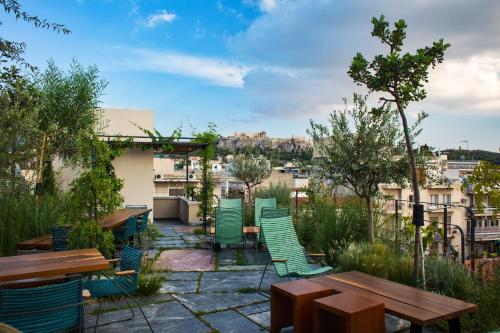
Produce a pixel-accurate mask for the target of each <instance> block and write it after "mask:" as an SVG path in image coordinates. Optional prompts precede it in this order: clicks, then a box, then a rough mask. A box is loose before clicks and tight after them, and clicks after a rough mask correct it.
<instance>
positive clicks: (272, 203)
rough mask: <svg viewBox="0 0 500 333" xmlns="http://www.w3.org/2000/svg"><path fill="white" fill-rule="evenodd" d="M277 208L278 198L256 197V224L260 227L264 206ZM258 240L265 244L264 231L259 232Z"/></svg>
mask: <svg viewBox="0 0 500 333" xmlns="http://www.w3.org/2000/svg"><path fill="white" fill-rule="evenodd" d="M264 207H266V208H276V198H269V199H261V198H255V222H254V223H255V226H256V227H260V216H261V214H262V208H264ZM257 240H258V241H259V242H260V243H261V244H265V243H266V242H265V240H264V238H262V233H260V234H259V236H258V237H257Z"/></svg>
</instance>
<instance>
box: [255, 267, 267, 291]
mask: <svg viewBox="0 0 500 333" xmlns="http://www.w3.org/2000/svg"><path fill="white" fill-rule="evenodd" d="M267 265H269V263H267V264H266V266H265V267H264V273H262V277H261V278H260V283H259V288H258V289H257V290H260V286H261V285H262V281H263V280H264V275H266V270H267Z"/></svg>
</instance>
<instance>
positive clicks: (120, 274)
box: [115, 270, 136, 276]
mask: <svg viewBox="0 0 500 333" xmlns="http://www.w3.org/2000/svg"><path fill="white" fill-rule="evenodd" d="M135 273H136V271H134V270H130V271H121V272H115V275H116V276H126V275H134V274H135Z"/></svg>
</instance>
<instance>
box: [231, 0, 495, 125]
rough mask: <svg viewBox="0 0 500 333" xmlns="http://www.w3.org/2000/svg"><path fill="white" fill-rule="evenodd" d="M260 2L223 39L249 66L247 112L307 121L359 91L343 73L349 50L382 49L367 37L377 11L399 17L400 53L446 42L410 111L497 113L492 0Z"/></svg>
mask: <svg viewBox="0 0 500 333" xmlns="http://www.w3.org/2000/svg"><path fill="white" fill-rule="evenodd" d="M263 2H264V1H259V3H258V4H259V6H260V5H264V4H263ZM254 3H257V2H254ZM266 5H270V7H266V8H267V9H268V10H264V7H262V9H263V11H265V13H264V14H263V15H261V16H260V17H258V18H257V19H255V20H254V21H253V22H252V23H251V24H250V25H249V27H248V28H247V29H246V30H244V31H241V32H240V33H238V34H235V35H233V36H232V37H230V38H229V39H228V47H229V49H230V50H231V51H232V52H233V54H234V56H235V57H237V58H238V59H241V61H244V62H246V63H249V64H252V66H251V70H249V71H248V73H247V74H246V75H245V77H244V82H245V89H247V90H248V91H249V93H250V94H252V95H253V96H254V100H255V102H254V103H253V104H252V105H251V110H253V111H254V112H257V113H261V114H267V115H272V116H276V117H289V116H294V117H303V118H308V117H310V116H312V115H318V114H322V113H324V112H327V111H332V109H333V105H336V104H338V103H339V101H340V100H341V98H342V97H348V98H349V97H351V95H352V92H354V91H356V92H361V93H365V92H366V91H365V90H364V89H362V88H361V87H358V86H356V85H354V83H353V82H352V80H351V79H350V78H349V77H348V75H347V73H346V72H347V70H348V67H349V64H350V61H351V59H352V57H353V56H354V55H355V54H356V52H362V53H363V54H364V55H365V56H366V57H367V58H368V59H371V58H372V57H373V56H374V55H375V54H379V53H383V52H386V50H385V49H384V48H383V46H382V44H381V43H380V42H379V41H378V40H375V39H374V38H372V37H371V36H370V32H371V29H372V26H371V23H370V20H371V17H372V16H379V15H380V14H382V13H384V14H385V15H386V17H387V18H388V20H389V21H390V22H394V21H395V20H397V19H399V18H404V19H405V20H406V22H407V24H408V30H407V40H406V44H405V45H406V47H405V50H404V51H409V52H413V51H414V50H415V49H416V48H418V47H423V46H426V45H430V44H431V43H432V42H433V41H435V40H438V39H439V38H444V39H445V41H447V42H450V43H451V44H452V47H451V48H450V49H449V50H448V51H447V52H446V55H445V62H444V63H443V64H440V65H438V66H437V68H436V69H435V70H432V71H431V73H430V82H429V83H428V84H427V85H426V88H427V90H428V98H427V99H426V100H424V101H422V102H420V103H414V104H413V106H412V107H411V108H412V109H414V110H409V111H412V112H413V111H415V112H416V111H420V110H422V109H423V110H425V111H428V112H431V113H432V111H433V110H439V112H446V113H454V114H476V113H478V112H480V113H496V114H499V113H500V89H499V87H500V85H499V80H500V74H499V72H500V64H499V60H498V59H500V34H498V31H500V2H499V1H497V0H478V1H474V2H471V1H467V0H442V1H415V2H411V3H410V2H404V3H402V2H400V1H397V0H379V1H370V2H368V1H336V0H335V1H334V0H316V1H308V0H293V1H292V0H280V1H279V2H277V1H267V4H266ZM266 68H284V69H286V71H285V72H282V73H279V72H276V71H269V70H266ZM288 73H294V74H295V76H290V75H288Z"/></svg>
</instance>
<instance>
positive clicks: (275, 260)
mask: <svg viewBox="0 0 500 333" xmlns="http://www.w3.org/2000/svg"><path fill="white" fill-rule="evenodd" d="M271 261H272V262H287V261H288V260H286V259H272V260H271Z"/></svg>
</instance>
